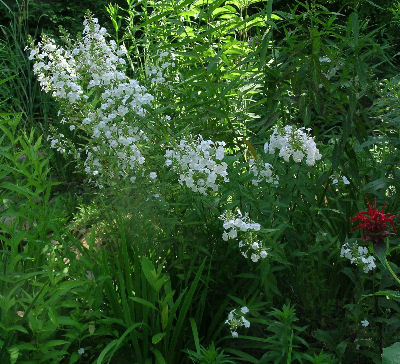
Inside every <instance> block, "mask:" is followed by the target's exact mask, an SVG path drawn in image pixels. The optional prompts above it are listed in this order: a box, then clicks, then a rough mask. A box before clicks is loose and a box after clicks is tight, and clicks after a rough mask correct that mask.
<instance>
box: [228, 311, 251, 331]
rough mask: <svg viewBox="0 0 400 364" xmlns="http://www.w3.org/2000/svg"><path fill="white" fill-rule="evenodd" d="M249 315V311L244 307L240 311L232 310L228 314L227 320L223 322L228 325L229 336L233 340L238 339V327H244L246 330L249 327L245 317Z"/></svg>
mask: <svg viewBox="0 0 400 364" xmlns="http://www.w3.org/2000/svg"><path fill="white" fill-rule="evenodd" d="M247 313H249V309H248V308H247V307H246V306H244V307H242V308H241V309H240V312H239V309H234V310H232V311H231V312H229V314H228V319H227V320H226V321H225V323H226V324H227V325H229V328H230V331H231V335H232V337H233V338H234V339H236V338H238V336H239V334H238V332H237V329H238V328H239V327H243V326H244V327H245V328H246V329H247V328H249V327H250V321H249V320H247V319H246V317H245V315H246V314H247Z"/></svg>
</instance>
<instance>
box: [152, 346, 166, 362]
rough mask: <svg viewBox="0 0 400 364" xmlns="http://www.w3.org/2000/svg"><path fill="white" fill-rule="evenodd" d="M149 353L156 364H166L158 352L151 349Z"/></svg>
mask: <svg viewBox="0 0 400 364" xmlns="http://www.w3.org/2000/svg"><path fill="white" fill-rule="evenodd" d="M151 351H152V352H153V354H154V356H155V357H156V364H167V362H166V361H165V359H164V357H163V355H162V354H161V353H160V351H159V350H157V349H151Z"/></svg>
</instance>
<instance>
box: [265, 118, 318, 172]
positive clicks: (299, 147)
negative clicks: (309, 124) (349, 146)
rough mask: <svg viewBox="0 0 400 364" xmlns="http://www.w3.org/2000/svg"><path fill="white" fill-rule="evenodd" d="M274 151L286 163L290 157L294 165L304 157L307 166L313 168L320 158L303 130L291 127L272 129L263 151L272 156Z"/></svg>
mask: <svg viewBox="0 0 400 364" xmlns="http://www.w3.org/2000/svg"><path fill="white" fill-rule="evenodd" d="M309 130H310V129H307V131H309ZM275 149H278V150H279V156H280V157H282V158H283V159H284V160H285V161H286V162H289V158H290V156H292V158H293V160H294V161H295V162H296V163H300V162H301V161H302V160H303V158H304V157H306V164H307V165H308V166H313V165H314V164H315V162H316V161H317V160H320V159H321V157H322V155H321V154H320V153H319V150H318V148H317V145H316V143H315V141H314V139H313V138H312V137H310V136H308V135H307V134H306V133H305V132H304V128H300V129H296V128H295V127H294V126H292V125H286V126H284V127H283V126H281V125H278V126H276V127H275V128H274V130H273V132H272V135H271V136H270V138H269V142H266V143H265V145H264V151H265V153H267V152H269V153H270V154H274V153H275Z"/></svg>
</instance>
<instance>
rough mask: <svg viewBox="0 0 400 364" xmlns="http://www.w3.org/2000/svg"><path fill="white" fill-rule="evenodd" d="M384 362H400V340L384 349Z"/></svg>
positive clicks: (398, 363)
mask: <svg viewBox="0 0 400 364" xmlns="http://www.w3.org/2000/svg"><path fill="white" fill-rule="evenodd" d="M382 364H400V342H397V343H394V344H393V345H391V346H389V347H387V348H384V349H383V353H382Z"/></svg>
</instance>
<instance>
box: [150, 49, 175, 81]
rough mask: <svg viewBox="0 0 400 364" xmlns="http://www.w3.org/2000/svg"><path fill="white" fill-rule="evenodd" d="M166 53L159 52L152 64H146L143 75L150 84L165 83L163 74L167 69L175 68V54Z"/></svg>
mask: <svg viewBox="0 0 400 364" xmlns="http://www.w3.org/2000/svg"><path fill="white" fill-rule="evenodd" d="M173 50H174V49H173V48H172V49H171V51H172V52H171V53H170V52H168V51H164V52H161V53H160V54H159V55H158V57H157V58H156V59H154V63H153V64H146V66H145V73H146V76H147V78H148V79H149V81H150V83H151V84H159V83H162V84H164V83H166V79H165V72H166V69H168V68H169V67H175V54H174V53H173Z"/></svg>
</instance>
